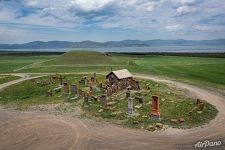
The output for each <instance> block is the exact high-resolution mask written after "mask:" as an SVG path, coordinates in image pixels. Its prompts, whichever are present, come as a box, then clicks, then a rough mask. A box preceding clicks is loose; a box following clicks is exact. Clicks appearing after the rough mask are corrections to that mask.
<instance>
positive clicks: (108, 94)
mask: <svg viewBox="0 0 225 150" xmlns="http://www.w3.org/2000/svg"><path fill="white" fill-rule="evenodd" d="M106 95H107V96H111V95H112V89H111V87H108V88H107V91H106Z"/></svg>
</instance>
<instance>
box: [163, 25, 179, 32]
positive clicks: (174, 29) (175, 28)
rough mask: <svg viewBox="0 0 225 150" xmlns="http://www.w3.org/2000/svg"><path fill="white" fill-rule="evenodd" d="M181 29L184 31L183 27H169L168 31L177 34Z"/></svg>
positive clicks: (167, 27)
mask: <svg viewBox="0 0 225 150" xmlns="http://www.w3.org/2000/svg"><path fill="white" fill-rule="evenodd" d="M181 29H182V26H181V25H169V26H166V30H167V31H170V32H176V31H179V30H181Z"/></svg>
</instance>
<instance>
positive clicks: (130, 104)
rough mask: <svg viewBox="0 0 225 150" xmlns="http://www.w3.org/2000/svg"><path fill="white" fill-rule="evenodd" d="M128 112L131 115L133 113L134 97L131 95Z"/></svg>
mask: <svg viewBox="0 0 225 150" xmlns="http://www.w3.org/2000/svg"><path fill="white" fill-rule="evenodd" d="M127 113H128V114H129V115H132V114H133V99H132V98H131V97H128V111H127Z"/></svg>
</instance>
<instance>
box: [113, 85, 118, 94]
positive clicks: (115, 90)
mask: <svg viewBox="0 0 225 150" xmlns="http://www.w3.org/2000/svg"><path fill="white" fill-rule="evenodd" d="M116 92H117V86H116V85H112V93H116Z"/></svg>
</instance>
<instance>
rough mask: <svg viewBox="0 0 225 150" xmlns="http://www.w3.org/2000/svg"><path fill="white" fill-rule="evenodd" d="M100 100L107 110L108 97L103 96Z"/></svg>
mask: <svg viewBox="0 0 225 150" xmlns="http://www.w3.org/2000/svg"><path fill="white" fill-rule="evenodd" d="M99 100H100V103H101V106H102V107H105V108H106V107H107V96H106V95H105V94H102V95H101V96H100V97H99Z"/></svg>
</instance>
